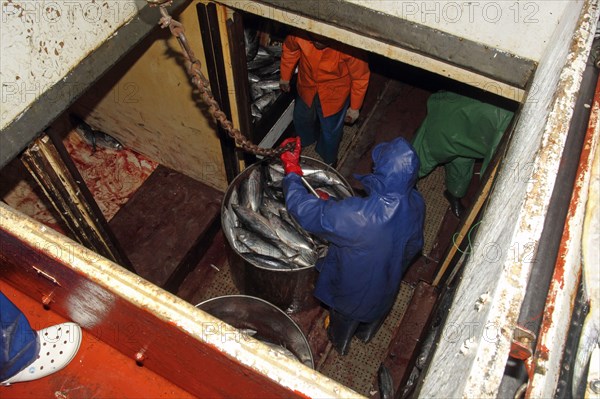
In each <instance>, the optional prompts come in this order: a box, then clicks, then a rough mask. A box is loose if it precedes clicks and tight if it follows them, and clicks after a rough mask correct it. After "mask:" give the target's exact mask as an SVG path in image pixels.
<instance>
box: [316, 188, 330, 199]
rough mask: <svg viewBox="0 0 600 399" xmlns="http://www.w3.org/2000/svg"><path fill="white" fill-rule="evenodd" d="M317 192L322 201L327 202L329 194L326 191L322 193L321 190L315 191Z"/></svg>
mask: <svg viewBox="0 0 600 399" xmlns="http://www.w3.org/2000/svg"><path fill="white" fill-rule="evenodd" d="M315 191H316V192H317V194H319V198H321V199H322V200H325V201H327V200H328V199H329V194H327V193H326V192H325V191H321V190H319V189H316V190H315Z"/></svg>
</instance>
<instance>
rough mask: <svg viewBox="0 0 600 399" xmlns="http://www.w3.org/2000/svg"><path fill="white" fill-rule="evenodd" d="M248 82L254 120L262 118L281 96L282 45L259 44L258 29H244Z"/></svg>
mask: <svg viewBox="0 0 600 399" xmlns="http://www.w3.org/2000/svg"><path fill="white" fill-rule="evenodd" d="M244 43H245V47H246V62H247V67H248V82H249V84H250V97H251V99H252V105H251V106H250V109H251V112H252V118H253V120H254V122H256V121H258V120H260V119H261V118H262V116H263V114H264V113H265V112H266V111H267V109H268V108H269V107H270V106H271V105H272V104H273V103H274V102H275V100H277V98H279V96H280V95H281V90H280V89H279V66H280V64H281V45H273V46H267V47H263V46H260V45H259V35H258V32H257V31H256V30H252V29H246V30H244Z"/></svg>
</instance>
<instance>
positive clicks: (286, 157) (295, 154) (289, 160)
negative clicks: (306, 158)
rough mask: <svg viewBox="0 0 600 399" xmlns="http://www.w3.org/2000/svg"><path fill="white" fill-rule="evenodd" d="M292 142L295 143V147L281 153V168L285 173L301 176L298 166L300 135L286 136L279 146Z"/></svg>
mask: <svg viewBox="0 0 600 399" xmlns="http://www.w3.org/2000/svg"><path fill="white" fill-rule="evenodd" d="M294 142H295V143H296V147H295V148H294V150H293V151H286V152H284V153H283V154H281V156H280V158H281V162H283V170H284V171H285V174H286V175H287V174H288V173H295V174H297V175H300V176H302V174H303V173H302V168H301V167H300V151H301V147H300V137H299V136H296V137H290V138H287V139H285V140H283V142H282V143H281V145H280V147H285V146H286V145H288V144H289V143H294Z"/></svg>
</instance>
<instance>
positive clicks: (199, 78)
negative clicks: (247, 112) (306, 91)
mask: <svg viewBox="0 0 600 399" xmlns="http://www.w3.org/2000/svg"><path fill="white" fill-rule="evenodd" d="M146 1H147V2H148V4H149V5H150V6H151V7H160V14H161V18H160V20H159V25H160V26H161V28H163V29H164V28H167V27H168V28H169V30H170V31H171V34H172V35H173V36H175V37H176V38H177V41H178V42H179V45H180V46H181V50H182V52H183V56H184V58H185V59H186V71H187V73H188V75H189V77H190V79H191V82H192V84H193V85H194V86H195V87H196V88H197V89H198V92H199V93H200V97H201V98H202V101H204V103H205V104H206V105H208V111H209V113H210V114H211V115H212V116H213V118H215V120H216V121H217V122H218V123H219V125H221V127H222V128H223V129H225V131H226V132H227V134H228V135H229V137H231V138H232V139H233V140H234V141H235V144H236V145H237V146H238V147H239V148H241V149H242V150H244V151H246V152H250V153H252V154H255V155H262V156H268V157H275V156H279V155H280V154H281V153H283V152H285V151H291V150H293V149H294V146H295V144H293V143H289V144H287V145H286V146H285V147H278V148H264V147H259V146H258V145H256V144H254V143H252V142H251V141H250V140H248V138H246V136H244V134H243V133H242V132H241V131H240V130H239V129H237V128H235V127H234V126H233V123H232V122H231V121H230V120H229V119H227V116H226V115H225V113H224V112H223V111H222V110H221V107H220V106H219V104H218V103H217V101H216V100H215V98H214V97H213V95H212V93H211V91H210V83H209V82H208V80H207V79H206V77H205V76H204V75H203V73H202V71H201V69H200V68H201V63H200V61H199V60H198V59H197V58H196V56H195V55H194V52H193V51H192V49H191V48H190V46H189V44H188V41H187V38H186V36H185V33H184V27H183V25H182V24H181V23H180V22H178V21H176V20H175V19H173V17H171V15H169V13H168V11H167V9H166V7H168V6H170V5H171V4H172V0H146Z"/></svg>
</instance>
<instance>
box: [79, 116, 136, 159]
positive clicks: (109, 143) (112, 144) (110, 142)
mask: <svg viewBox="0 0 600 399" xmlns="http://www.w3.org/2000/svg"><path fill="white" fill-rule="evenodd" d="M71 120H72V121H73V122H74V123H75V131H77V133H78V134H79V135H80V136H81V137H82V138H83V139H84V140H85V141H86V142H87V143H88V144H89V145H91V146H92V151H93V152H96V149H97V147H102V148H107V149H110V150H116V151H121V150H122V149H123V148H124V147H123V144H121V143H120V142H119V141H118V140H117V139H115V138H114V137H112V136H111V135H109V134H106V133H104V132H101V131H99V130H94V129H92V127H91V126H90V125H88V124H87V123H85V122H84V121H83V120H81V119H79V118H78V117H77V116H75V115H71Z"/></svg>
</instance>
